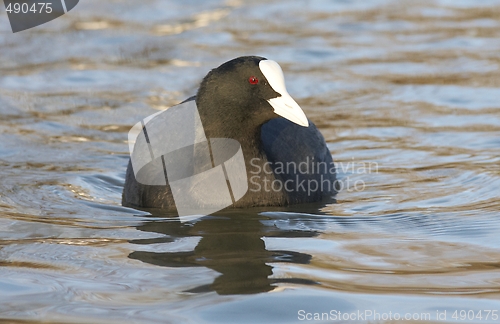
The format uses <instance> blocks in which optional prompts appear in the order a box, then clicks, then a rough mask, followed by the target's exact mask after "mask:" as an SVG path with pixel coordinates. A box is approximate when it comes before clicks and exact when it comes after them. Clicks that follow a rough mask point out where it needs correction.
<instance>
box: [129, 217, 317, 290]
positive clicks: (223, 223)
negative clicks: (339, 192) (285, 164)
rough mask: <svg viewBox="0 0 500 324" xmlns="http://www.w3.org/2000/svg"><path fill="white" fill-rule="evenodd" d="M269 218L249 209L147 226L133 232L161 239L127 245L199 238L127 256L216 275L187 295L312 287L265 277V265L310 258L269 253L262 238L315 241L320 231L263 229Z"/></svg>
mask: <svg viewBox="0 0 500 324" xmlns="http://www.w3.org/2000/svg"><path fill="white" fill-rule="evenodd" d="M281 210H282V211H283V209H281ZM261 211H263V210H261ZM267 211H269V209H267ZM316 211H317V209H316ZM163 216H164V215H163ZM268 219H269V218H268V217H266V216H263V215H260V214H258V211H257V212H256V210H254V209H252V210H242V209H241V210H239V209H232V210H231V209H230V210H226V211H221V212H218V213H217V214H216V215H215V216H207V217H203V218H200V219H198V220H197V221H196V222H193V223H190V222H188V223H181V222H180V221H172V220H169V221H150V222H146V223H144V224H142V225H140V226H138V227H137V229H138V230H140V231H145V232H153V233H160V234H164V235H165V236H164V237H161V238H155V239H139V240H133V241H131V243H134V244H158V243H169V242H175V241H177V240H179V239H181V238H185V237H201V240H200V241H199V243H198V245H197V246H196V247H195V248H194V250H193V251H188V252H161V253H159V252H151V251H135V252H132V253H130V255H129V258H131V259H136V260H140V261H142V262H146V263H149V264H154V265H158V266H163V267H207V268H210V269H212V270H215V271H217V272H218V273H220V275H219V276H218V277H217V278H216V279H215V280H214V281H213V282H212V283H211V284H208V285H203V286H198V287H193V288H192V289H189V290H188V292H191V293H204V292H211V291H215V292H217V293H218V294H219V295H230V294H255V293H260V292H267V291H271V290H273V289H275V288H276V284H277V283H295V284H316V282H314V281H311V280H307V279H300V278H283V279H278V278H270V276H272V274H273V271H272V270H273V266H272V265H270V264H272V263H276V262H287V263H296V264H308V263H309V262H310V261H311V257H312V256H311V255H309V254H305V253H300V252H295V251H288V250H268V249H266V246H265V242H264V240H263V238H264V237H283V238H285V237H286V238H294V237H314V236H317V235H319V232H318V231H312V230H298V229H279V228H277V227H276V226H275V225H274V224H271V225H266V223H269V222H265V221H266V220H268ZM270 223H273V222H270Z"/></svg>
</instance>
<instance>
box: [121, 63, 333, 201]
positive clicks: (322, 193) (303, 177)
mask: <svg viewBox="0 0 500 324" xmlns="http://www.w3.org/2000/svg"><path fill="white" fill-rule="evenodd" d="M264 60H266V59H265V58H262V57H256V56H247V57H240V58H236V59H234V60H231V61H229V62H226V63H224V64H222V65H221V66H219V67H218V68H216V69H213V70H212V71H210V72H209V73H208V75H207V76H206V77H205V78H204V79H203V81H202V83H201V85H200V88H199V90H198V93H197V95H196V96H195V97H191V98H189V99H188V100H187V101H189V100H196V105H197V107H198V112H199V115H200V118H201V121H202V124H203V128H204V130H205V135H206V137H207V138H232V139H235V140H237V141H238V142H239V143H240V144H241V148H242V152H243V156H244V159H245V166H246V171H247V175H248V181H249V182H248V187H249V190H248V191H247V193H246V194H245V195H244V196H243V198H241V199H240V200H238V201H237V202H236V203H235V204H234V206H235V207H251V206H282V205H287V204H298V203H306V202H314V201H319V200H323V199H325V198H329V197H331V196H332V195H333V194H335V188H334V183H335V169H334V164H333V160H332V157H331V155H330V152H329V150H328V148H327V147H326V143H325V140H324V138H323V136H322V135H321V133H320V132H319V131H318V129H317V128H316V126H315V125H314V124H313V123H312V122H311V121H307V119H306V117H305V115H304V114H303V112H302V110H301V109H300V107H299V106H298V105H297V104H296V103H295V102H294V101H293V99H292V98H291V97H290V96H289V95H288V93H286V89H284V81H283V83H282V85H281V83H280V82H281V80H282V79H283V78H282V74H280V73H281V70H280V69H279V66H278V69H279V72H275V70H273V69H274V68H275V66H277V64H276V63H275V62H273V61H267V60H266V61H264ZM251 77H255V78H254V79H252V80H250V78H251ZM255 79H256V80H258V82H257V83H255ZM250 81H252V82H250ZM277 114H280V115H282V116H285V117H286V119H285V118H282V117H279V116H278V115H277ZM290 120H292V121H293V122H292V121H290ZM307 122H308V127H305V126H306V125H307ZM299 166H300V168H299ZM270 169H272V172H271V170H270ZM258 171H260V172H258ZM280 184H281V187H282V189H281V190H277V189H279V185H280ZM259 188H260V190H257V189H259ZM266 188H268V189H269V190H266ZM289 189H292V190H289ZM313 189H315V190H313ZM123 205H126V206H133V207H156V208H169V209H174V208H175V203H174V201H173V197H172V193H171V191H170V187H169V186H168V185H167V186H149V185H143V184H140V183H138V182H137V181H136V179H135V176H134V172H133V170H132V166H131V163H129V166H128V169H127V173H126V179H125V187H124V190H123Z"/></svg>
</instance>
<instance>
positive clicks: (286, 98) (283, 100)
mask: <svg viewBox="0 0 500 324" xmlns="http://www.w3.org/2000/svg"><path fill="white" fill-rule="evenodd" d="M259 68H260V70H261V71H262V74H264V76H265V77H266V79H267V81H268V82H269V85H270V86H271V88H273V90H274V91H276V92H277V93H279V94H280V95H281V97H276V98H272V99H269V100H268V101H267V102H269V104H270V105H271V106H272V107H273V108H274V112H275V113H276V114H278V115H280V116H281V117H284V118H286V119H288V120H289V121H291V122H293V123H295V124H297V125H300V126H304V127H308V126H309V121H308V120H307V117H306V114H304V111H303V110H302V109H301V108H300V106H299V105H298V104H297V103H296V102H295V100H293V98H292V97H291V96H290V95H289V94H288V92H287V91H286V87H285V77H284V76H283V71H282V70H281V67H280V66H279V64H278V63H276V62H275V61H271V60H262V61H260V63H259Z"/></svg>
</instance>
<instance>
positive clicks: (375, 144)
mask: <svg viewBox="0 0 500 324" xmlns="http://www.w3.org/2000/svg"><path fill="white" fill-rule="evenodd" d="M499 17H500V1H495V0H491V1H481V2H480V3H478V2H477V1H472V0H460V1H434V2H400V1H381V0H380V1H378V0H377V1H369V2H367V1H295V2H285V1H252V2H244V1H238V0H228V1H204V2H203V3H200V2H197V1H187V2H186V1H155V0H152V1H149V2H137V1H121V2H102V1H94V0H86V1H83V0H82V1H80V3H79V4H78V6H77V7H75V9H73V10H72V11H71V12H70V13H68V14H66V15H64V16H63V17H61V18H58V19H56V20H54V21H52V22H50V23H48V24H45V25H42V26H40V27H37V28H34V29H31V30H28V31H24V32H20V33H16V34H13V33H12V32H11V31H10V26H9V23H8V20H7V15H6V14H5V11H4V10H3V9H1V11H0V320H5V321H7V322H9V323H10V322H12V323H17V322H18V323H26V321H30V322H42V321H45V322H51V323H89V322H95V323H116V322H121V323H123V322H127V323H128V322H137V323H235V322H238V323H294V322H315V323H320V322H325V323H336V322H339V323H341V322H344V323H348V322H349V323H367V322H370V323H397V322H401V321H402V318H403V317H404V316H409V318H410V319H409V320H406V321H404V322H408V323H412V322H413V323H417V322H418V323H422V322H433V323H442V322H446V323H463V322H470V323H497V322H498V320H499V319H498V318H496V319H495V314H497V313H500V302H499V296H500V295H499V291H500V272H499V271H498V269H499V267H500V264H499V260H500V240H499V239H498V237H499V235H498V234H499V233H500V221H499V220H500V203H499V202H500V200H499V198H498V197H499V190H498V188H499V187H500V173H499V168H498V166H499V163H500V158H499V148H500V140H499V138H500V117H499V116H500V104H499V100H498V99H499V98H500V81H499V80H500V70H499V67H500V54H499V53H500V18H499ZM250 54H256V55H262V56H265V57H268V58H270V59H273V60H275V61H277V62H279V63H280V65H281V66H282V67H283V70H284V73H285V78H286V82H287V88H288V91H289V93H290V94H291V95H292V96H293V97H294V98H295V99H296V101H297V102H298V103H299V104H300V105H301V107H302V108H303V109H304V111H305V112H306V114H307V115H308V117H309V118H310V119H311V120H313V121H314V122H315V123H316V125H317V126H318V127H319V128H320V130H321V132H322V133H323V134H324V136H325V139H326V141H327V143H328V147H329V148H330V150H331V152H332V155H333V157H334V160H335V161H336V163H337V168H338V170H339V179H341V180H342V183H343V184H344V190H343V191H341V192H340V193H339V194H338V196H337V202H336V203H334V204H328V205H326V206H325V205H308V206H291V207H287V208H259V209H247V210H233V211H226V212H220V213H216V214H215V215H213V216H210V217H204V218H202V219H199V220H197V221H195V222H183V223H181V222H179V221H178V219H177V218H175V217H172V215H169V214H166V213H164V212H162V211H149V212H144V211H138V210H134V209H129V208H124V207H122V206H121V205H120V203H121V191H122V186H123V182H124V176H125V169H126V165H127V162H128V158H129V155H128V152H127V150H128V145H127V132H128V130H129V129H130V127H131V126H132V125H134V124H135V123H136V122H138V121H139V120H142V119H143V118H144V117H146V116H148V115H151V114H152V113H155V112H157V111H158V110H161V109H165V108H167V107H169V106H171V105H173V104H176V103H178V102H179V101H181V100H183V99H185V98H187V97H188V96H191V95H192V94H194V92H195V91H196V89H197V87H198V84H199V82H200V80H201V78H202V77H203V76H204V75H205V74H206V73H207V72H208V71H209V70H210V69H212V68H214V67H216V66H218V65H219V64H221V63H223V62H225V61H227V60H229V59H231V58H234V57H237V56H240V55H250ZM367 166H371V168H370V169H368V170H367V168H366V167H367ZM445 311H446V313H445ZM339 312H340V314H343V313H346V314H348V315H349V316H351V315H352V316H355V317H352V318H350V319H345V318H344V319H343V318H342V317H340V316H341V315H340V314H339ZM358 312H359V313H362V314H364V315H366V314H370V312H371V314H372V315H371V316H370V317H369V318H368V317H366V316H364V317H361V318H360V317H359V316H358V314H359V313H358ZM367 312H368V313H367ZM323 313H326V315H325V314H323ZM375 313H378V314H379V317H376V316H375ZM353 314H354V315H353ZM389 314H392V315H389ZM395 314H398V315H400V316H401V318H399V319H398V318H396V317H395ZM479 315H481V316H482V318H481V319H480V318H479ZM486 315H488V318H486ZM315 316H319V317H317V319H318V320H316V321H315V320H314V319H315ZM322 316H323V317H322ZM389 316H392V317H389ZM498 316H500V315H498ZM308 319H311V321H309V320H308Z"/></svg>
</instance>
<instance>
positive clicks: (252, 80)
mask: <svg viewBox="0 0 500 324" xmlns="http://www.w3.org/2000/svg"><path fill="white" fill-rule="evenodd" d="M248 82H250V84H257V83H259V79H257V78H256V77H254V76H251V77H249V78H248Z"/></svg>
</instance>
